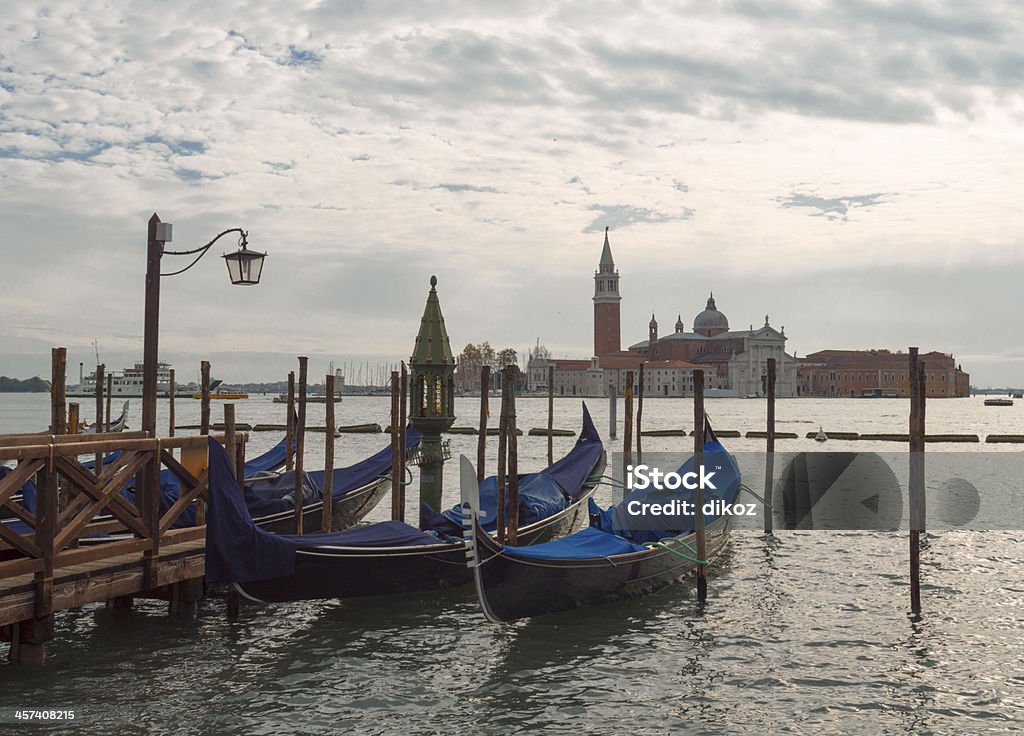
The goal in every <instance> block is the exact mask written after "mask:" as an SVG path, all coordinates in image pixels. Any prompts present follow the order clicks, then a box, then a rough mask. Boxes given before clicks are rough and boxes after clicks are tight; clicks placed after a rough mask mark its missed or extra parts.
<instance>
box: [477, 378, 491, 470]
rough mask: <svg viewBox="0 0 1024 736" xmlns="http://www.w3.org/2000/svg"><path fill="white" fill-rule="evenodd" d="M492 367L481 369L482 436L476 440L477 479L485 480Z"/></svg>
mask: <svg viewBox="0 0 1024 736" xmlns="http://www.w3.org/2000/svg"><path fill="white" fill-rule="evenodd" d="M490 386H491V367H490V366H489V365H485V366H484V367H483V368H481V369H480V436H479V437H477V439H476V479H477V482H482V481H483V479H484V465H485V464H486V460H487V417H488V415H490V413H491V411H490V401H491V399H490V395H491V394H490V390H489V389H490Z"/></svg>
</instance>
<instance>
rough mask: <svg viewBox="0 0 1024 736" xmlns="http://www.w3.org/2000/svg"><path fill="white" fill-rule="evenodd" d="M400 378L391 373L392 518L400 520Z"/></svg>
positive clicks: (396, 373)
mask: <svg viewBox="0 0 1024 736" xmlns="http://www.w3.org/2000/svg"><path fill="white" fill-rule="evenodd" d="M398 381H399V376H398V371H391V518H392V519H399V518H401V516H402V509H401V508H400V507H399V503H400V502H401V500H402V498H401V493H402V478H401V476H400V475H399V473H400V472H402V471H401V468H400V465H401V462H400V460H399V456H400V453H401V449H400V448H399V446H398V445H399V441H398V440H399V437H398V432H399V422H398V413H399V411H401V408H400V407H401V403H402V399H401V396H400V395H399V394H400V391H401V387H400V386H399V385H398Z"/></svg>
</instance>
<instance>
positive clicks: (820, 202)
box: [778, 192, 898, 222]
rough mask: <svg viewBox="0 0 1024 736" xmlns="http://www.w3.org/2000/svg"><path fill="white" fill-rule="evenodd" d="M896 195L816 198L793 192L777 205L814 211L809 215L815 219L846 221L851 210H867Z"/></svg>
mask: <svg viewBox="0 0 1024 736" xmlns="http://www.w3.org/2000/svg"><path fill="white" fill-rule="evenodd" d="M897 194H898V193H897V192H893V193H886V192H878V193H875V194H858V195H852V196H845V197H818V196H815V195H812V194H801V193H798V192H794V193H792V194H790V195H788V196H786V197H780V198H779V199H778V202H779V205H780V206H781V207H784V208H789V207H802V208H807V209H812V210H816V211H815V212H813V213H811V214H812V215H814V216H815V217H825V218H827V219H829V220H842V221H844V222H845V221H846V220H847V213H849V211H850V210H851V209H867V208H870V207H874V206H875V205H878V204H882V203H884V202H886V201H889V200H888V198H891V197H895V196H896V195H897Z"/></svg>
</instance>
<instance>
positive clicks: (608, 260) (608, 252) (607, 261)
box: [598, 227, 615, 266]
mask: <svg viewBox="0 0 1024 736" xmlns="http://www.w3.org/2000/svg"><path fill="white" fill-rule="evenodd" d="M598 265H599V266H614V265H615V261H613V260H612V247H611V246H610V245H609V244H608V228H607V227H606V228H605V229H604V250H602V251H601V262H600V263H599V264H598Z"/></svg>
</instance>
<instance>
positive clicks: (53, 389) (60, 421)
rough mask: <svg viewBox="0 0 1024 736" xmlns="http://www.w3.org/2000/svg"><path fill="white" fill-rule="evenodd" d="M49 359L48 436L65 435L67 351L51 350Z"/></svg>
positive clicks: (66, 425)
mask: <svg viewBox="0 0 1024 736" xmlns="http://www.w3.org/2000/svg"><path fill="white" fill-rule="evenodd" d="M50 358H51V366H50V434H67V431H68V424H67V422H68V418H67V417H68V411H67V406H65V404H66V403H67V376H66V372H67V367H68V349H67V348H53V349H52V350H51V351H50Z"/></svg>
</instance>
